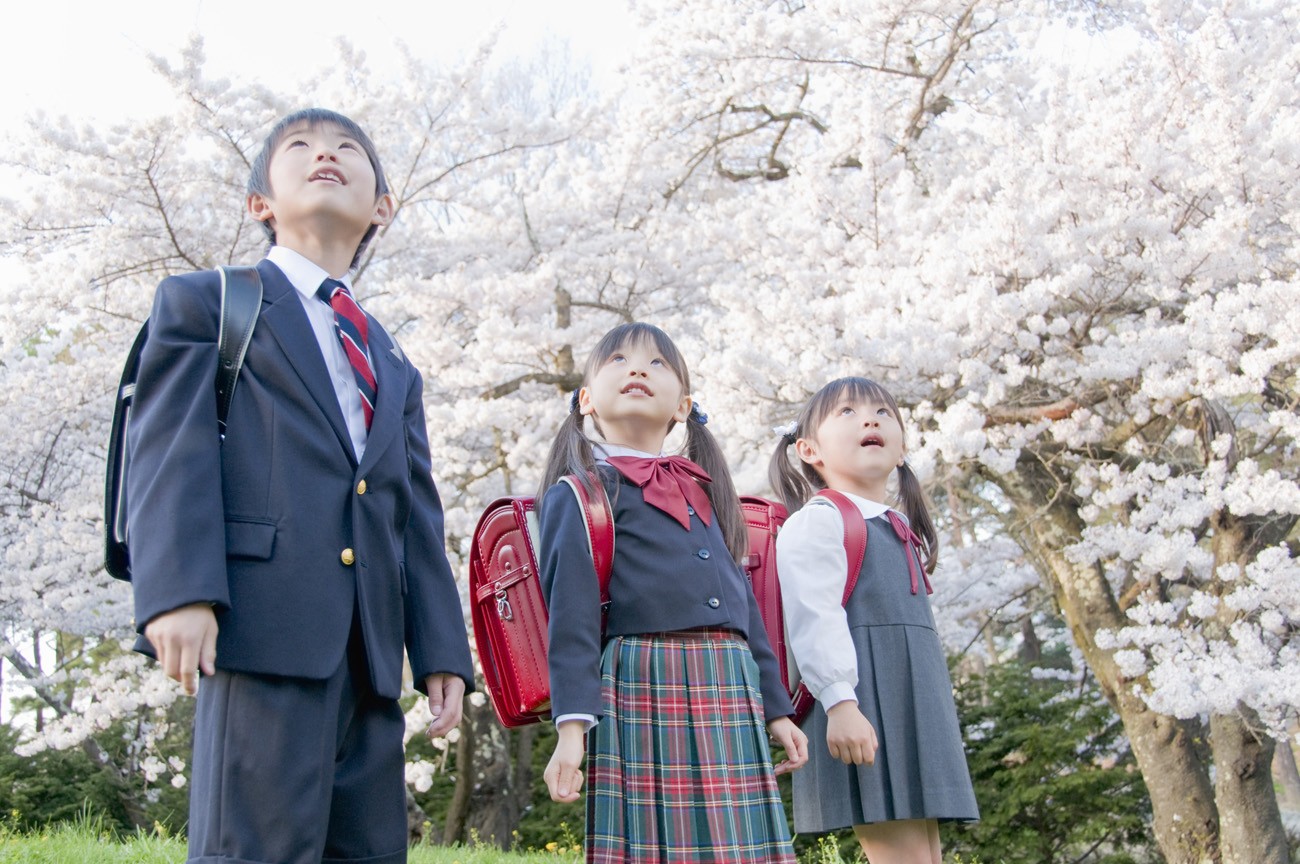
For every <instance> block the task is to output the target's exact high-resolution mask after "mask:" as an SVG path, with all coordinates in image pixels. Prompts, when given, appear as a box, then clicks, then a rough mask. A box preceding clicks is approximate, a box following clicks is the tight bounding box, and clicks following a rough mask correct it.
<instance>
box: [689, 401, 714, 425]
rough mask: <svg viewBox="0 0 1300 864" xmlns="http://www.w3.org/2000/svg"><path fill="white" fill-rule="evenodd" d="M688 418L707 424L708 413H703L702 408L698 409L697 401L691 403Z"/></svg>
mask: <svg viewBox="0 0 1300 864" xmlns="http://www.w3.org/2000/svg"><path fill="white" fill-rule="evenodd" d="M688 419H691V420H694V421H695V422H696V423H699V424H700V425H701V426H708V425H709V415H708V414H705V413H704V412H703V411H702V410H700V403H699V402H692V403H691V413H690V416H689V418H688Z"/></svg>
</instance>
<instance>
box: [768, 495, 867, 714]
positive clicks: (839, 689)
mask: <svg viewBox="0 0 1300 864" xmlns="http://www.w3.org/2000/svg"><path fill="white" fill-rule="evenodd" d="M844 494H845V495H846V496H847V497H848V499H849V500H850V501H852V502H853V503H854V504H856V505H857V507H858V510H859V511H861V513H862V518H863V519H872V518H875V517H876V516H879V515H881V514H882V513H885V512H886V511H888V510H889V509H890V508H889V507H887V506H886V505H884V504H881V503H879V502H876V501H870V500H868V499H866V498H863V497H861V496H858V495H853V494H850V493H847V492H846V493H844ZM848 566H849V560H848V553H846V552H845V551H844V520H843V519H841V518H840V512H839V510H837V509H836V508H835V505H833V504H831V503H830V502H829V501H826V500H824V499H820V498H814V499H813V500H812V501H810V502H809V503H808V504H806V505H804V506H803V507H802V508H800V509H799V510H797V511H796V512H795V513H794V515H792V516H791V517H790V518H789V519H788V520H786V523H785V524H784V525H783V526H781V532H780V533H779V534H777V536H776V570H777V577H778V579H779V580H780V582H781V603H782V605H783V606H784V608H785V632H786V642H787V647H788V648H789V650H790V652H791V653H792V654H793V655H794V660H795V665H796V667H797V669H798V672H799V676H800V678H801V679H802V680H803V683H804V684H805V685H807V687H808V690H809V692H811V693H812V695H813V696H814V697H815V698H816V699H817V701H818V702H820V703H821V705H822V708H823V709H829V708H831V707H832V706H834V705H837V704H839V703H840V702H844V701H847V700H850V699H851V700H853V701H854V702H856V701H858V699H857V696H856V695H855V694H854V692H853V691H854V688H856V687H857V686H858V659H857V652H856V651H855V650H854V648H853V637H852V636H851V635H850V633H849V622H848V616H847V615H845V613H844V607H843V606H842V605H841V601H842V600H843V599H844V585H845V583H846V581H847V579H848Z"/></svg>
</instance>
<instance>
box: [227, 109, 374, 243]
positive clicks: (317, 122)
mask: <svg viewBox="0 0 1300 864" xmlns="http://www.w3.org/2000/svg"><path fill="white" fill-rule="evenodd" d="M302 122H306V123H307V126H308V128H311V129H315V128H317V127H318V126H324V125H326V124H328V125H331V126H337V127H339V128H340V129H342V130H343V132H344V133H345V134H346V135H347V136H348V137H349V138H353V139H355V140H356V141H357V142H358V143H359V144H360V145H361V149H362V150H364V151H365V153H366V157H367V158H368V159H369V160H370V167H372V168H374V169H375V200H376V201H378V200H379V196H381V195H384V194H387V192H388V178H387V177H385V176H384V167H383V166H382V165H380V164H379V151H377V150H376V149H375V144H374V142H373V141H371V140H370V136H369V135H367V134H366V132H365V130H364V129H362V128H361V127H360V126H358V125H357V122H356V121H355V120H353V119H352V118H351V117H345V116H344V115H342V114H340V113H338V112H337V111H331V110H329V109H328V108H304V109H302V110H301V111H295V112H293V113H292V114H289V115H288V116H285V117H282V118H280V121H279V122H278V123H276V124H275V126H274V127H273V128H272V129H271V131H270V132H269V133H268V134H267V136H266V140H265V141H263V142H262V151H261V152H260V153H258V154H257V158H256V159H255V160H253V167H252V170H251V171H250V172H249V175H248V194H249V195H252V194H253V193H257V194H258V195H264V196H266V197H267V198H270V197H272V194H271V156H272V155H273V154H274V153H275V148H276V147H278V146H280V142H281V141H283V140H284V136H285V133H286V132H288V131H289V129H291V128H292V127H294V126H296V125H298V124H299V123H302ZM261 224H262V230H263V231H265V232H266V236H267V239H268V240H270V241H271V242H272V243H274V242H275V229H274V228H273V227H271V223H270V221H269V220H268V221H266V222H263V223H261ZM378 230H379V226H378V225H371V226H370V229H369V230H368V231H366V236H364V237H362V238H361V243H360V245H358V246H357V251H356V252H355V253H353V255H352V265H351V266H353V267H356V266H357V262H359V261H360V260H361V253H362V252H364V251H365V250H366V246H368V245H370V241H371V239H372V238H373V237H374V236H375V232H376V231H378Z"/></svg>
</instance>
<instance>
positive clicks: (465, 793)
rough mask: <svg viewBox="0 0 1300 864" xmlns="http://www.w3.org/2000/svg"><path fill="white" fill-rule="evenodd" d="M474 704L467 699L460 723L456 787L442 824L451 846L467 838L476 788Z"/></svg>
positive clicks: (444, 839)
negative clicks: (469, 817) (467, 817)
mask: <svg viewBox="0 0 1300 864" xmlns="http://www.w3.org/2000/svg"><path fill="white" fill-rule="evenodd" d="M473 712H474V706H472V705H470V702H469V699H468V698H467V699H466V700H465V710H464V714H463V717H464V719H463V720H461V723H460V740H459V741H457V742H456V787H455V789H454V790H453V791H452V794H451V803H450V804H449V805H448V806H447V821H445V822H444V823H443V824H442V845H444V846H450V845H451V844H453V843H461V842H464V840H465V818H466V816H467V815H468V813H469V798H470V793H471V791H473V788H474V775H475V766H474V747H475V742H476V736H475V735H474V723H473V721H472V720H471V719H470V718H471V716H472V715H473Z"/></svg>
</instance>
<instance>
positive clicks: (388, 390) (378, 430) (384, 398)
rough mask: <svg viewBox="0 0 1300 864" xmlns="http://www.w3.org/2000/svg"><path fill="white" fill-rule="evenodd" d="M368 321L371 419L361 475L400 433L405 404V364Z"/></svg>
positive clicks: (383, 334) (391, 343)
mask: <svg viewBox="0 0 1300 864" xmlns="http://www.w3.org/2000/svg"><path fill="white" fill-rule="evenodd" d="M366 317H367V318H369V319H370V361H371V363H372V364H373V365H374V367H375V390H376V393H375V416H374V419H373V420H371V421H370V433H369V435H368V436H367V437H366V455H365V456H364V457H363V458H362V460H361V466H360V467H361V473H365V471H366V469H368V468H369V467H370V466H371V465H373V464H374V463H375V460H376V459H378V458H379V457H380V456H381V455H383V452H384V451H385V450H386V449H388V446H389V445H390V444H391V443H392V442H393V439H394V438H395V437H396V436H397V435H398V434H399V433H401V432H402V408H403V406H404V404H405V402H406V374H405V373H406V368H405V367H406V361H405V359H404V358H402V354H401V349H400V348H398V347H397V343H396V342H394V341H393V340H392V339H391V338H390V337H389V335H388V331H386V330H385V329H384V328H383V327H382V326H380V324H379V322H378V321H376V320H375V319H374V316H372V315H367V316H366Z"/></svg>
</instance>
